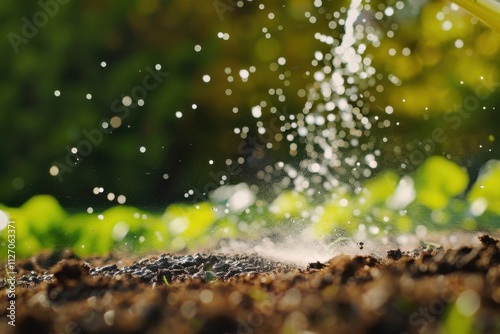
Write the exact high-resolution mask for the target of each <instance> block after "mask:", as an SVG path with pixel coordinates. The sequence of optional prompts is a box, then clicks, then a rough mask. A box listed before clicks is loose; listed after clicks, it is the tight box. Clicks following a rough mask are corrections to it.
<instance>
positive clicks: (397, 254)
mask: <svg viewBox="0 0 500 334" xmlns="http://www.w3.org/2000/svg"><path fill="white" fill-rule="evenodd" d="M401 257H403V253H402V252H401V250H399V249H395V250H394V249H393V250H390V251H387V258H389V259H391V260H394V261H397V260H399V259H400V258H401Z"/></svg>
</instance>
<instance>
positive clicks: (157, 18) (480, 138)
mask: <svg viewBox="0 0 500 334" xmlns="http://www.w3.org/2000/svg"><path fill="white" fill-rule="evenodd" d="M49 2H50V3H54V1H50V0H47V1H45V2H44V3H49ZM243 3H244V5H243V7H242V8H239V7H231V8H230V10H227V11H225V12H223V13H222V15H220V14H221V13H218V12H217V11H216V9H215V8H214V6H213V2H212V1H202V2H200V1H194V0H186V1H167V0H165V1H160V0H133V1H117V0H112V1H106V2H102V1H96V0H85V1H71V2H68V3H67V4H60V5H59V6H58V8H57V10H56V13H55V14H54V15H51V17H49V19H48V21H47V24H44V25H43V26H41V27H39V29H37V32H36V34H35V35H34V36H33V37H30V38H28V41H27V42H26V43H21V44H18V45H17V48H18V52H17V53H16V52H15V48H14V47H13V45H12V44H11V41H10V40H9V37H8V36H9V34H11V33H15V34H17V35H22V29H23V26H24V25H25V21H23V18H26V20H28V21H30V22H33V18H34V15H37V13H39V12H40V11H43V8H42V7H41V6H40V4H39V3H38V2H36V1H27V0H20V1H14V2H13V1H6V2H2V3H1V4H0V18H1V22H2V23H1V24H0V35H3V36H5V38H3V39H2V41H3V43H1V44H0V50H1V52H0V71H1V73H2V77H1V79H0V88H1V89H0V127H1V128H0V133H1V134H2V139H3V141H4V144H3V145H1V147H0V155H1V157H2V160H1V163H0V202H2V203H4V204H6V205H10V206H18V205H20V204H21V203H23V202H25V201H27V200H28V199H29V198H31V197H32V196H33V195H36V194H40V193H44V194H51V195H52V196H54V197H56V198H57V200H58V201H59V202H60V203H61V204H62V205H63V207H65V208H70V209H77V210H80V211H81V210H82V209H83V208H86V207H88V206H92V207H94V208H101V209H104V208H106V207H108V206H112V205H114V204H116V203H109V202H108V201H107V200H105V199H103V198H102V196H103V195H100V196H96V195H94V194H93V193H92V189H93V188H94V187H96V186H98V187H101V186H102V187H104V189H105V190H106V192H113V193H115V194H117V195H118V194H124V195H126V196H127V204H129V205H134V206H138V207H142V208H146V209H151V210H156V211H160V210H162V208H164V207H165V206H166V204H168V203H171V202H174V201H175V202H176V201H179V200H183V199H184V193H185V192H186V191H187V190H188V189H191V188H193V187H197V188H201V189H203V187H204V185H206V184H207V183H208V182H212V179H211V177H210V173H217V172H218V171H220V170H223V169H224V168H225V165H224V161H225V159H227V158H231V159H236V158H237V157H238V156H239V152H238V147H239V145H240V141H241V140H239V139H238V138H237V137H236V136H235V135H234V133H233V128H234V127H235V126H240V127H241V126H242V125H247V126H249V127H250V130H249V131H250V133H255V131H256V128H255V127H254V126H253V125H254V122H255V120H252V119H253V118H252V116H251V113H250V108H251V106H253V105H255V104H257V103H259V102H260V101H268V104H269V105H275V106H276V107H277V108H278V109H282V108H285V107H286V108H287V110H288V111H289V112H291V113H293V112H294V111H295V110H301V109H302V108H303V105H304V102H305V99H304V97H301V96H299V94H298V92H299V91H300V90H301V89H305V88H307V87H308V86H310V85H312V84H314V80H313V78H312V75H311V73H313V72H314V68H315V67H314V65H313V64H312V63H311V61H312V59H313V56H314V52H315V51H316V50H321V51H322V52H328V46H327V45H325V44H322V43H320V42H319V41H317V40H316V39H315V38H314V34H315V33H316V32H321V33H324V34H327V35H331V36H333V37H335V38H339V37H341V35H342V34H343V26H342V21H341V20H339V19H335V18H333V17H332V13H333V12H335V11H337V10H339V9H340V8H341V7H343V6H344V7H345V6H347V5H348V1H323V2H322V3H321V6H319V7H315V6H314V5H313V3H315V4H317V3H318V2H313V1H306V0H287V1H277V2H271V3H265V6H264V9H259V5H260V3H258V2H256V1H253V2H247V1H244V2H243ZM398 3H402V4H404V6H403V7H402V8H401V5H398ZM369 6H370V8H367V7H366V9H367V11H366V12H365V13H364V14H363V17H362V21H361V22H360V26H364V27H365V28H367V27H372V28H373V29H375V30H377V31H378V32H377V33H378V34H379V35H380V36H381V37H383V38H382V41H381V44H380V46H378V47H373V46H369V45H368V48H369V50H368V53H369V54H371V55H372V57H371V58H373V65H374V67H375V68H376V69H377V71H378V72H379V74H380V77H379V78H380V85H376V86H374V87H373V92H372V96H376V98H377V100H376V103H373V104H372V105H373V113H374V114H380V115H384V113H383V111H382V110H383V108H384V107H385V106H386V105H392V106H393V107H394V110H395V112H394V115H393V117H392V118H390V120H391V122H392V123H393V124H396V123H398V124H399V126H392V127H391V128H390V129H386V130H384V131H385V132H383V133H381V131H380V132H379V133H377V132H376V131H375V135H376V136H379V137H380V138H382V137H383V136H387V137H388V138H389V142H388V143H387V144H382V143H381V145H380V149H381V150H382V151H383V155H384V156H385V157H386V158H385V159H384V161H381V162H380V164H379V166H380V168H381V169H382V170H383V169H385V168H395V169H397V168H399V166H400V165H401V163H402V162H404V161H405V159H407V157H408V155H409V154H410V153H411V152H413V151H414V150H415V149H420V150H423V152H424V153H425V155H426V156H429V155H432V154H441V153H444V154H449V155H450V156H451V157H452V160H454V161H456V162H458V163H459V165H461V166H465V167H467V168H468V169H469V171H470V172H471V177H472V179H475V177H476V176H475V175H476V173H475V170H476V169H477V168H478V167H479V166H481V165H482V164H483V163H484V162H485V161H487V160H489V159H491V158H493V157H494V155H495V154H496V153H497V152H498V149H499V145H498V142H497V141H495V140H494V139H491V138H494V136H493V134H495V131H496V130H497V129H498V126H499V122H500V121H499V118H498V117H497V115H496V113H497V112H496V111H495V110H494V109H493V106H495V105H496V104H497V103H498V96H500V95H498V94H495V92H498V82H499V81H500V80H499V76H498V73H499V59H500V57H499V52H500V37H499V35H498V34H497V33H496V32H494V31H492V30H491V29H489V28H487V27H485V26H483V25H481V24H479V23H477V20H475V19H474V18H472V17H471V16H470V15H469V14H467V13H465V12H464V11H461V10H457V8H455V7H453V6H451V5H450V3H447V2H441V1H432V2H412V1H403V2H401V1H400V2H396V1H392V0H390V1H381V0H374V1H371V2H370V4H369ZM388 7H391V8H393V9H394V15H386V14H384V13H386V12H387V8H388ZM269 13H274V15H275V17H274V19H270V17H269ZM311 17H314V18H315V20H314V22H313V23H311V22H312V19H311ZM332 22H334V24H332ZM219 32H220V33H227V34H229V36H230V37H229V39H228V40H224V39H221V38H219V37H218V33H219ZM266 32H267V33H269V34H271V38H266ZM196 45H200V46H201V51H200V52H196V51H195V50H194V48H195V46H196ZM278 57H284V58H285V59H286V64H284V65H280V66H278V65H277V64H276V62H277V58H278ZM103 61H104V62H106V63H107V65H106V67H101V65H100V64H101V62H103ZM156 64H160V65H161V71H164V72H168V73H170V75H169V77H168V78H166V79H165V81H164V82H163V83H161V84H160V85H159V86H158V88H156V89H154V90H152V91H149V92H148V95H147V97H146V98H145V99H144V106H142V107H137V108H135V109H133V110H131V112H130V115H129V116H128V117H127V118H126V119H124V120H123V124H122V125H121V127H119V128H118V129H115V130H114V131H113V133H112V134H105V135H104V139H103V142H102V144H100V145H98V146H95V147H93V150H92V153H91V154H90V155H89V156H87V157H84V158H83V159H82V161H81V164H80V165H79V166H78V167H76V168H73V169H72V172H71V173H66V174H64V180H63V182H62V183H59V182H58V179H57V178H55V177H52V176H50V175H49V168H50V166H51V165H52V164H53V162H54V161H58V162H64V160H65V158H66V156H67V154H68V151H69V150H70V149H71V148H72V147H73V146H75V145H77V144H78V143H79V142H80V141H81V140H83V139H85V138H84V136H83V135H82V131H83V130H87V131H90V130H92V129H96V128H98V127H99V125H100V120H102V119H104V118H110V117H111V116H113V111H112V104H113V102H114V101H115V100H117V99H118V100H121V99H122V97H123V96H124V95H127V94H130V93H131V92H132V90H133V89H134V87H136V86H137V85H140V84H141V82H142V80H143V78H144V75H145V73H146V68H148V67H149V68H153V67H154V66H155V65H156ZM251 66H255V68H256V71H255V73H252V74H251V75H250V78H249V80H247V81H246V82H245V81H243V80H241V78H240V77H239V74H238V73H239V71H240V70H241V69H249V68H250V67H251ZM228 68H229V69H230V70H231V73H229V74H228V73H227V69H228ZM307 73H309V75H308V74H307ZM203 75H210V77H211V81H210V82H209V83H205V82H203V80H202V77H203ZM390 75H394V76H396V77H398V78H399V79H401V80H402V81H403V84H402V85H394V84H391V83H390V82H389V81H390V80H389V79H388V78H389V77H390ZM229 77H232V79H229ZM481 77H483V80H481V79H480V78H481ZM462 81H463V84H462V83H461V82H462ZM285 82H286V83H285ZM271 88H272V89H275V90H276V89H278V88H279V89H282V90H283V95H284V96H286V100H285V101H279V99H278V95H277V94H274V95H270V93H269V91H270V89H271ZM228 89H230V90H231V94H230V95H228V93H227V90H228ZM56 90H59V91H60V92H61V95H60V96H59V97H56V96H55V95H54V91H56ZM87 94H91V95H92V98H91V99H90V100H88V99H86V95H87ZM467 97H472V98H476V99H478V101H479V102H480V104H479V105H478V106H477V108H476V109H474V110H473V111H472V112H470V113H468V114H467V116H464V115H463V114H460V113H459V112H457V111H456V106H457V105H458V106H460V105H462V104H463V103H464V101H465V100H464V99H466V98H467ZM366 98H368V97H366ZM474 101H475V100H474ZM134 102H135V101H134ZM193 104H196V105H197V108H196V109H193V108H192V105H193ZM483 107H484V108H483ZM233 108H238V112H237V113H234V112H233V110H234V109H233ZM176 111H182V113H183V117H182V118H181V119H178V118H176V116H175V113H176ZM386 116H387V115H385V116H384V117H386ZM270 117H271V116H270V115H267V114H265V115H263V118H262V121H263V122H264V123H265V122H267V121H268V120H269V119H270ZM424 117H425V119H424ZM436 128H442V129H443V131H444V132H445V133H446V138H447V140H445V141H443V142H439V143H434V144H433V145H431V146H430V147H428V146H425V145H429V144H428V143H427V144H426V143H425V139H426V138H432V133H433V132H432V131H433V130H434V129H436ZM274 140H275V142H273V149H271V150H266V151H265V152H264V153H262V152H259V155H258V156H259V159H260V160H259V161H260V162H261V163H260V164H258V165H257V166H256V167H255V168H249V167H245V166H243V167H244V171H243V172H242V173H239V174H238V175H234V176H233V177H232V179H231V181H232V183H236V182H240V181H247V182H249V183H252V182H253V180H254V175H255V172H256V171H257V168H258V167H261V166H263V165H265V164H266V163H267V162H269V161H276V160H278V159H286V157H287V153H288V147H286V145H287V144H286V143H285V141H283V142H281V141H279V140H277V139H274ZM480 145H482V146H481V147H480ZM141 146H144V147H146V148H147V150H146V152H145V153H144V154H141V153H140V152H139V148H140V147H141ZM490 149H491V151H490ZM209 160H214V161H215V163H214V164H213V165H209V164H208V161H209ZM415 167H416V166H415ZM164 174H168V176H169V177H168V179H164V178H163V175H164ZM384 175H387V174H384ZM388 178H389V179H388V180H385V181H380V182H387V183H388V188H387V189H391V187H393V186H394V176H388ZM419 182H420V181H419ZM422 182H425V181H422ZM443 182H445V181H443ZM419 184H420V183H419ZM462 186H463V180H461V181H460V184H459V185H457V188H456V189H448V185H446V184H444V183H440V186H439V187H440V188H439V189H430V188H429V187H427V186H424V188H425V189H427V190H428V191H431V192H432V193H433V194H434V195H435V196H436V198H433V199H432V200H431V201H432V202H433V203H434V205H436V206H440V207H441V206H443V205H446V199H447V196H450V195H453V194H455V193H456V192H457V191H460V190H461V189H462ZM376 187H378V186H376ZM289 195H290V194H283V196H284V197H286V196H289ZM385 195H386V194H373V195H371V196H372V197H371V199H367V201H368V200H369V201H372V202H373V203H376V202H379V201H382V200H383V197H384V196H385ZM294 196H296V195H291V197H292V198H293V197H294ZM470 196H471V198H476V197H477V196H483V195H481V192H480V191H479V190H474V191H472V192H471V195H470ZM484 196H485V198H486V200H487V201H488V203H489V202H490V201H491V199H490V198H489V197H488V196H490V195H488V194H485V195H484ZM491 196H493V195H491ZM425 198H427V197H425ZM434 200H436V201H437V202H434ZM285 202H286V201H285ZM27 203H30V202H27ZM277 203H278V202H277ZM35 204H36V203H34V204H33V205H35ZM428 204H429V203H428ZM21 210H22V209H21ZM328 210H331V214H332V215H342V214H343V213H342V212H343V211H342V210H343V209H342V208H341V207H340V208H338V207H335V206H334V205H332V207H331V208H330V209H328ZM22 212H24V211H23V210H22ZM277 213H279V211H277ZM53 214H54V216H50V217H52V218H50V219H53V220H54V221H60V219H61V217H62V216H57V215H56V213H55V212H54V213H53ZM58 214H59V215H62V214H63V213H61V212H59V213H58ZM26 219H28V220H30V219H31V218H29V217H27V218H26ZM46 219H49V218H46ZM70 219H76V220H78V219H80V218H78V215H77V216H71V218H70ZM207 221H208V220H207ZM94 224H96V225H99V224H98V223H97V222H95V223H94ZM207 224H208V223H207ZM42 226H45V225H43V224H42ZM131 231H132V230H131ZM34 232H36V231H35V228H34ZM136 232H137V233H138V234H140V231H139V230H137V231H136ZM37 233H48V232H47V231H45V230H43V231H38V232H37ZM74 233H75V234H74V235H73V234H71V236H68V238H70V239H72V238H77V234H78V231H75V232H74ZM134 233H135V232H134ZM31 237H32V238H35V237H34V236H31ZM37 240H38V239H37ZM37 242H41V241H40V240H38V241H37ZM44 242H46V243H49V241H44ZM43 245H46V244H43ZM103 247H104V248H106V247H105V246H103Z"/></svg>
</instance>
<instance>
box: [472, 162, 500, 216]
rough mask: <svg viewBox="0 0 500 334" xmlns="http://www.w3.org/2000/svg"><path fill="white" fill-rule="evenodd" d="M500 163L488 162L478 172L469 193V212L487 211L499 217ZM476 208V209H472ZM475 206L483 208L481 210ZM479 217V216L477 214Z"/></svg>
mask: <svg viewBox="0 0 500 334" xmlns="http://www.w3.org/2000/svg"><path fill="white" fill-rule="evenodd" d="M499 185H500V161H498V160H490V161H489V162H487V163H486V164H485V165H484V166H483V167H482V168H481V171H480V172H479V177H478V179H477V181H476V183H474V186H473V187H472V189H471V191H470V192H469V196H468V200H469V202H470V203H471V204H472V205H471V210H472V211H474V210H478V213H482V212H480V211H484V209H486V208H487V209H488V210H489V211H491V212H493V213H495V214H497V215H500V186H499ZM474 206H476V207H474ZM477 206H484V208H483V209H481V208H480V207H479V208H478V207H477ZM473 213H474V212H473ZM477 215H479V214H477Z"/></svg>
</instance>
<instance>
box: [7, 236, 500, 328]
mask: <svg viewBox="0 0 500 334" xmlns="http://www.w3.org/2000/svg"><path fill="white" fill-rule="evenodd" d="M480 240H481V243H482V244H481V245H480V246H474V247H472V246H471V247H461V248H458V249H455V250H445V249H435V250H432V249H431V250H425V251H418V252H411V253H408V252H402V251H400V250H391V251H389V252H388V253H387V256H386V257H385V258H377V257H375V256H346V255H343V256H337V257H334V258H332V259H331V260H330V261H329V262H327V263H320V262H316V263H311V264H309V266H308V267H307V269H293V268H291V267H289V266H286V265H282V264H277V263H274V262H270V261H266V260H265V259H262V258H258V257H255V258H254V257H251V256H234V257H229V256H222V255H200V254H196V255H194V256H192V257H180V256H179V257H175V256H171V255H166V254H165V255H161V256H157V257H151V258H148V259H146V260H142V261H138V262H134V261H132V260H128V259H118V258H113V257H109V258H90V259H79V258H78V257H76V256H75V255H73V254H72V253H71V252H65V253H63V254H45V255H40V256H37V257H34V258H32V259H29V260H26V261H22V262H21V261H20V262H18V263H17V264H16V270H17V271H18V274H16V299H15V305H16V321H15V325H16V326H15V327H12V326H10V325H8V324H7V321H9V319H8V318H7V315H8V313H7V307H8V305H9V299H8V298H6V293H5V292H6V289H7V282H6V277H5V271H3V272H2V276H0V287H1V289H2V290H3V291H2V292H1V293H2V298H1V299H0V317H1V319H2V320H1V321H0V333H15V332H17V333H67V334H76V333H199V334H208V333H238V334H250V333H279V334H299V333H300V334H312V333H434V332H437V331H438V330H444V328H445V326H451V325H450V323H451V322H452V321H455V324H456V320H452V319H451V315H450V314H454V313H453V312H455V313H456V314H459V316H461V317H462V318H463V319H465V320H463V321H464V326H465V323H466V322H467V319H473V324H472V326H473V329H474V332H478V333H500V266H499V264H500V247H499V246H500V245H499V244H498V240H496V239H493V238H492V237H489V236H482V237H480ZM114 264H115V265H114ZM183 266H184V267H183ZM266 266H267V267H266ZM146 267H147V270H146V269H144V268H146ZM263 267H265V268H267V269H266V270H273V269H274V271H272V272H267V273H262V272H259V268H263ZM141 268H143V269H141ZM235 268H236V269H235ZM173 270H177V271H178V272H179V273H178V274H172V271H173ZM217 270H219V271H217ZM224 270H225V271H226V272H224ZM260 271H263V270H260ZM229 272H232V274H228V273H229ZM133 273H135V274H133ZM217 273H219V274H218V275H217ZM457 299H459V302H456V301H457ZM454 309H457V310H458V311H453V310H454ZM457 312H458V313H457ZM469 314H472V315H471V316H469ZM455 318H456V317H455ZM459 320H460V319H459ZM463 328H464V329H465V328H466V327H463ZM443 333H444V331H443Z"/></svg>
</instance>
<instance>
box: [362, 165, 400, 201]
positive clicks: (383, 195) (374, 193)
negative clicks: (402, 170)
mask: <svg viewBox="0 0 500 334" xmlns="http://www.w3.org/2000/svg"><path fill="white" fill-rule="evenodd" d="M398 181H399V176H398V175H397V174H396V173H395V172H394V171H386V172H383V173H381V174H379V175H377V176H375V177H373V178H371V179H369V180H368V181H366V182H365V184H364V186H363V195H364V198H365V199H366V204H367V205H374V204H380V203H384V202H385V201H386V200H387V198H388V197H389V196H391V195H392V194H393V193H394V191H395V190H396V187H397V185H398Z"/></svg>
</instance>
